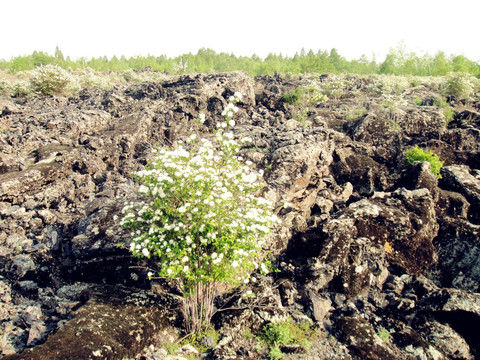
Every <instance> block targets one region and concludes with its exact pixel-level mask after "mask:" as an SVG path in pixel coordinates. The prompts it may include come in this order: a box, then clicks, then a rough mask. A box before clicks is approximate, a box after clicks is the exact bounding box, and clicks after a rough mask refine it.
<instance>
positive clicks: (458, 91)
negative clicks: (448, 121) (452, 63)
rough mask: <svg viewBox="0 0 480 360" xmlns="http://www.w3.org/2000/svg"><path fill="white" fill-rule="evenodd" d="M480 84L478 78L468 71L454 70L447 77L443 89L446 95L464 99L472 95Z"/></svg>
mask: <svg viewBox="0 0 480 360" xmlns="http://www.w3.org/2000/svg"><path fill="white" fill-rule="evenodd" d="M478 86H479V81H478V79H477V78H476V77H475V76H473V75H471V74H468V73H460V72H452V73H449V74H448V75H447V76H446V77H445V83H444V86H443V91H444V92H445V94H446V95H449V96H454V97H455V98H457V99H459V100H462V99H466V98H468V97H470V96H471V95H472V94H473V92H474V90H475V89H476V88H477V87H478Z"/></svg>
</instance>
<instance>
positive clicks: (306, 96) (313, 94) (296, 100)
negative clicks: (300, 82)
mask: <svg viewBox="0 0 480 360" xmlns="http://www.w3.org/2000/svg"><path fill="white" fill-rule="evenodd" d="M283 100H284V101H285V102H286V103H287V104H290V105H300V106H307V105H317V104H319V103H322V102H325V101H327V100H328V97H327V96H326V95H325V94H323V93H322V89H320V88H319V87H318V86H317V85H315V84H312V85H309V86H299V87H297V88H295V89H294V90H290V91H287V92H286V93H285V94H283Z"/></svg>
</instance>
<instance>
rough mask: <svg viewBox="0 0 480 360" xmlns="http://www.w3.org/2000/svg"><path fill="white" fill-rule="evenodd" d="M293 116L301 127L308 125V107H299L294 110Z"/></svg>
mask: <svg viewBox="0 0 480 360" xmlns="http://www.w3.org/2000/svg"><path fill="white" fill-rule="evenodd" d="M293 118H294V119H295V120H297V121H298V122H299V123H300V124H302V126H303V127H307V125H308V122H307V120H308V108H303V109H299V110H297V111H295V112H294V114H293Z"/></svg>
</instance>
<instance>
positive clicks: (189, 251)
mask: <svg viewBox="0 0 480 360" xmlns="http://www.w3.org/2000/svg"><path fill="white" fill-rule="evenodd" d="M234 97H235V99H237V101H238V99H241V95H238V94H236V95H234ZM230 104H232V103H230ZM230 104H229V106H228V107H227V109H230V110H228V111H231V110H232V109H234V108H232V106H231V105H230ZM228 111H227V114H228ZM228 126H233V125H231V124H227V127H228ZM194 140H196V136H193V135H192V136H191V137H190V139H189V141H190V142H193V141H194ZM215 140H216V142H215V143H213V142H212V141H210V140H207V139H201V140H200V141H196V144H197V147H195V148H193V149H192V150H190V151H188V150H186V149H185V148H183V147H182V146H181V145H179V146H177V147H176V149H173V150H166V149H162V150H159V151H158V152H157V159H156V161H155V162H153V163H152V164H151V166H150V167H148V168H147V169H146V170H142V171H139V172H137V173H136V174H135V177H136V178H137V179H138V180H139V181H140V182H141V185H140V187H139V193H140V194H141V195H142V197H143V199H142V201H139V202H137V203H128V204H126V205H125V207H124V208H123V210H122V212H123V214H124V216H123V218H122V219H121V221H120V223H121V224H122V225H123V226H127V227H129V228H131V229H132V243H131V246H130V250H131V251H132V252H133V253H134V254H136V255H138V256H144V257H151V256H154V257H156V258H158V260H159V263H161V264H162V270H161V273H160V275H161V276H167V277H170V278H183V279H185V280H187V281H198V279H202V281H229V282H234V283H242V282H243V283H247V282H249V281H250V280H249V278H250V277H249V273H250V272H251V270H253V269H255V268H258V264H256V263H255V261H254V259H255V258H256V256H257V254H258V251H259V250H260V249H261V247H262V245H263V243H264V237H265V235H267V234H268V233H269V232H270V229H271V227H272V226H273V225H274V224H276V223H278V222H279V220H278V218H277V217H276V216H275V215H273V214H272V210H271V209H272V204H271V203H270V202H269V201H268V200H265V199H263V198H260V197H256V196H255V195H254V194H253V193H254V192H255V191H256V190H258V189H259V188H261V186H262V185H261V183H260V180H261V176H259V174H258V173H256V172H255V171H254V170H253V169H252V165H253V164H252V163H251V162H245V163H243V162H242V161H241V160H243V159H241V158H240V157H238V156H236V155H235V154H236V153H237V152H238V150H239V149H240V145H239V144H238V143H237V142H236V141H235V140H234V137H233V134H232V133H231V132H223V131H218V132H217V136H216V137H215ZM248 140H249V139H244V141H248Z"/></svg>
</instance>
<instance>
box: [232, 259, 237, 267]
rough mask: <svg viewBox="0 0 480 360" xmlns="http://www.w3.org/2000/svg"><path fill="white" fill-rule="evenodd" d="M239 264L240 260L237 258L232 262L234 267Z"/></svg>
mask: <svg viewBox="0 0 480 360" xmlns="http://www.w3.org/2000/svg"><path fill="white" fill-rule="evenodd" d="M237 266H238V262H237V260H234V261H233V262H232V267H233V268H236V267H237Z"/></svg>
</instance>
